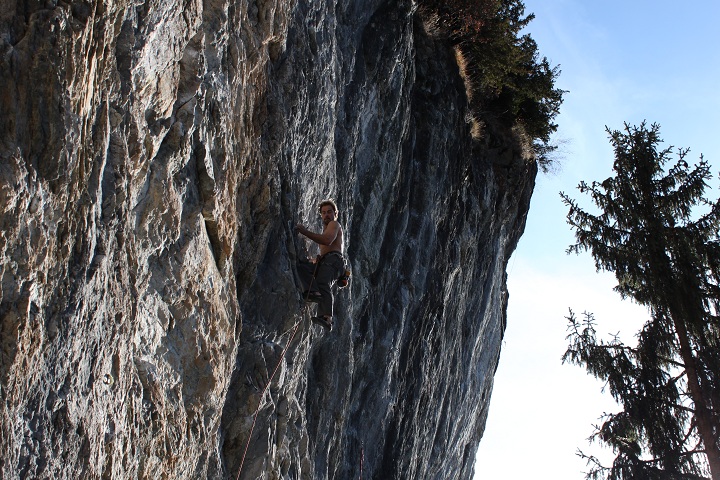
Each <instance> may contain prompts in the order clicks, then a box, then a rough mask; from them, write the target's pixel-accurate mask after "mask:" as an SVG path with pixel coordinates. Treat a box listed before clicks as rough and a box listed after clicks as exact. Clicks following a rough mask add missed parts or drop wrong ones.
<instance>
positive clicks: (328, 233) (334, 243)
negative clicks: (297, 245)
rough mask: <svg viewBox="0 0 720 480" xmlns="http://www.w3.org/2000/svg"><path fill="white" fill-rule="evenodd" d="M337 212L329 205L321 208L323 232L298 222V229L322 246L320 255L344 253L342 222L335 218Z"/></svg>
mask: <svg viewBox="0 0 720 480" xmlns="http://www.w3.org/2000/svg"><path fill="white" fill-rule="evenodd" d="M336 215H337V212H336V211H335V210H334V209H333V208H332V207H331V206H329V205H325V206H323V207H322V208H321V209H320V216H321V217H322V221H323V232H322V233H314V232H311V231H310V230H308V229H307V228H306V227H305V226H304V225H301V224H297V225H296V227H295V228H296V229H297V231H298V232H299V233H301V234H303V235H305V236H306V237H307V238H309V239H310V240H312V241H314V242H315V243H317V244H318V246H319V247H320V255H327V254H328V253H330V252H340V253H343V231H342V227H341V226H340V223H339V222H338V221H337V220H336V219H335V217H336Z"/></svg>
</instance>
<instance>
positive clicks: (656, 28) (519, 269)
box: [475, 0, 720, 480]
mask: <svg viewBox="0 0 720 480" xmlns="http://www.w3.org/2000/svg"><path fill="white" fill-rule="evenodd" d="M524 3H525V6H526V12H527V13H534V14H535V16H536V18H535V20H534V21H533V22H532V23H531V25H530V26H529V28H528V31H529V32H530V33H531V35H532V36H533V38H535V40H536V41H537V43H538V46H539V49H540V52H541V54H542V55H543V56H546V57H547V58H548V60H550V62H551V64H553V65H558V64H559V65H560V68H561V70H562V74H561V75H560V77H559V79H558V86H559V87H560V88H562V89H564V90H568V93H566V94H565V102H564V104H563V106H562V108H561V114H560V116H559V117H558V119H557V121H558V124H559V127H560V128H559V131H558V133H557V137H556V140H558V141H559V142H561V143H562V145H563V146H562V153H561V159H560V168H559V171H558V172H556V173H555V174H550V175H542V174H541V175H540V176H539V177H538V182H537V186H536V190H535V194H534V196H533V200H532V204H531V207H530V214H529V217H528V223H527V227H526V231H525V234H524V235H523V237H522V239H521V241H520V245H519V247H518V250H517V251H516V252H515V254H514V255H513V258H512V259H511V261H510V265H509V266H508V286H509V290H510V302H509V306H508V327H507V331H506V335H505V340H504V342H503V350H502V354H501V357H500V367H499V368H498V372H497V375H496V379H495V388H494V392H493V395H492V399H491V403H490V414H489V419H488V425H487V428H486V431H485V435H484V437H483V439H482V441H481V443H480V448H479V451H478V459H477V463H476V477H475V478H476V480H496V479H497V480H515V479H527V478H539V479H546V478H547V479H553V480H579V479H582V478H584V475H583V473H582V472H583V471H585V469H586V468H585V464H584V462H583V461H582V460H581V459H579V458H578V457H577V456H576V455H575V452H576V450H577V449H578V448H581V449H583V450H584V451H586V452H592V453H594V454H598V455H600V456H603V455H604V456H605V458H612V456H611V455H608V453H607V452H605V453H603V452H602V451H600V450H598V447H596V446H588V443H587V441H586V438H587V437H588V436H589V435H590V433H591V432H592V424H593V423H596V422H597V419H598V417H599V416H600V415H601V414H602V413H603V412H604V411H614V410H615V406H614V404H613V401H612V399H611V398H610V397H609V395H608V394H603V393H601V389H602V384H601V383H600V382H599V381H597V380H595V379H593V378H591V377H589V376H587V375H586V374H585V372H584V370H582V369H581V368H579V367H575V366H571V365H562V364H561V361H560V358H561V356H562V354H563V353H564V351H565V348H566V346H567V343H566V341H565V335H566V321H565V318H564V317H565V316H566V315H567V313H568V308H572V309H573V310H574V311H575V312H577V313H580V312H583V311H589V312H593V313H594V314H595V317H596V319H597V321H598V331H599V332H600V333H601V334H603V335H604V334H607V333H616V332H620V333H621V336H622V337H623V339H625V340H626V341H632V338H633V334H634V333H635V332H636V331H637V329H638V328H639V327H640V325H641V324H642V323H643V322H644V320H645V319H646V318H647V314H646V312H645V310H644V309H643V308H641V307H639V306H637V305H634V304H632V303H629V302H627V301H626V302H623V301H620V299H619V297H618V296H617V294H615V293H614V292H613V291H612V287H613V286H614V285H615V283H614V278H613V276H612V274H608V273H604V274H598V273H596V272H595V268H594V264H593V262H592V258H591V257H590V255H589V254H584V255H579V256H576V255H572V256H568V255H566V254H565V249H566V248H567V247H568V245H570V244H571V243H572V242H573V233H572V231H571V230H570V228H569V227H568V226H567V224H566V222H565V215H566V213H567V208H566V207H565V206H564V205H563V204H562V202H561V201H560V197H559V192H560V191H564V192H566V193H569V194H570V195H571V196H572V197H574V198H576V199H578V200H581V199H582V197H581V196H580V194H579V193H578V192H577V190H576V186H577V184H578V183H579V182H580V181H581V180H586V181H592V180H603V179H605V178H607V177H609V176H611V175H612V162H613V152H612V148H611V146H610V144H609V142H608V140H607V134H606V132H605V126H608V127H610V128H611V129H622V127H623V122H627V123H630V124H633V125H637V124H639V123H640V122H642V121H643V120H647V121H648V122H649V123H653V122H656V123H658V124H660V127H661V130H660V132H661V136H662V138H663V139H664V140H665V142H666V144H665V146H670V145H674V146H676V147H690V149H691V151H690V153H689V155H688V157H687V160H688V161H689V162H690V163H693V162H695V161H697V159H698V158H699V156H700V154H701V153H702V154H704V156H705V159H706V160H708V161H709V162H710V164H711V165H712V166H713V173H714V174H715V175H716V180H717V174H718V173H719V172H720V145H719V143H720V142H718V138H720V134H718V129H719V127H720V92H719V91H718V78H720V48H718V47H720V33H718V32H720V29H718V28H717V23H718V19H719V18H720V2H718V1H717V0H714V1H710V0H697V1H693V2H671V1H665V0H663V1H652V2H651V1H645V0H635V1H629V2H621V1H605V2H592V1H587V0H584V1H582V0H525V1H524ZM717 184H718V182H717V181H714V182H713V187H714V188H713V189H712V190H710V191H709V192H708V194H709V196H710V197H711V198H717V197H718V196H720V190H718V188H717Z"/></svg>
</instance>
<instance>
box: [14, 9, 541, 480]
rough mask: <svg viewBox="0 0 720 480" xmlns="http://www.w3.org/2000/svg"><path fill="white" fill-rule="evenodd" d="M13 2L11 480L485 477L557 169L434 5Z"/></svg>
mask: <svg viewBox="0 0 720 480" xmlns="http://www.w3.org/2000/svg"><path fill="white" fill-rule="evenodd" d="M0 3H1V5H0V85H2V88H1V89H0V275H1V280H2V288H1V290H0V335H1V352H0V353H1V357H0V398H1V400H2V402H1V403H0V451H1V452H3V453H2V456H1V460H0V472H1V473H0V476H2V478H5V479H20V478H56V479H61V478H62V479H65V478H67V479H70V478H183V479H185V478H187V479H194V478H218V479H221V478H238V477H239V478H246V479H256V478H261V479H279V478H283V479H285V478H287V479H297V478H303V479H326V478H327V479H329V478H333V479H349V478H359V477H360V476H361V475H362V478H378V479H380V478H382V479H411V478H417V479H430V478H432V479H448V478H470V477H471V473H472V464H473V460H474V454H475V451H476V448H477V445H478V442H479V441H480V437H481V435H482V431H483V428H484V424H485V418H486V415H487V406H488V402H489V397H490V392H491V390H492V378H493V374H494V371H495V368H496V366H497V359H498V355H499V352H500V342H501V338H502V334H503V330H504V322H505V308H506V303H507V299H508V294H507V291H506V286H505V268H506V265H507V261H508V258H509V256H510V254H511V253H512V250H513V249H514V248H515V245H516V243H517V240H518V238H519V235H520V234H521V233H522V230H523V228H524V222H525V214H526V211H527V208H528V205H529V199H530V195H531V193H532V188H533V184H534V178H535V167H534V164H533V163H532V162H531V161H528V160H527V159H525V158H523V153H522V148H521V142H520V141H519V140H518V138H516V137H514V136H513V135H512V134H510V132H501V131H499V129H496V128H492V124H491V123H488V125H487V128H486V130H485V132H484V136H483V137H482V139H480V140H479V141H473V140H472V139H471V136H470V133H469V132H470V126H469V125H468V124H467V123H466V120H465V119H466V95H465V90H464V86H463V83H462V80H461V77H460V75H459V72H458V67H457V64H456V62H455V58H454V56H453V52H452V51H451V49H450V48H449V46H448V44H447V43H446V42H445V41H443V40H442V39H441V38H435V37H433V36H432V35H429V34H428V33H427V32H426V31H425V29H424V28H423V23H422V20H421V19H420V18H418V15H417V13H416V12H415V10H414V5H413V3H412V2H410V1H404V0H400V1H397V2H387V1H383V0H362V1H361V0H346V1H342V2H334V1H323V0H319V1H315V0H313V1H310V0H255V1H249V0H241V1H229V0H183V1H179V0H148V1H144V2H139V1H136V0H107V1H102V2H88V1H62V2H58V1H54V0H49V1H26V0H3V1H2V2H0ZM325 197H332V198H334V199H336V201H337V203H338V206H339V208H340V210H341V212H340V218H339V220H340V222H341V224H342V225H343V228H344V232H345V246H346V253H347V256H348V259H349V264H350V266H351V268H352V271H353V277H352V282H351V285H350V287H349V288H347V289H345V290H342V291H340V292H339V293H338V294H337V296H336V300H337V301H336V309H335V315H336V319H335V327H334V328H333V330H332V332H329V333H326V332H324V331H323V330H322V329H321V328H320V327H317V326H313V325H312V324H311V323H310V322H309V316H310V315H311V312H312V311H313V309H314V308H315V307H314V306H305V304H304V302H303V300H302V297H301V295H300V293H299V292H298V281H297V276H296V273H295V268H294V265H295V262H296V261H297V259H298V258H301V257H302V256H304V255H306V254H309V255H314V254H315V253H316V250H315V246H314V245H313V244H312V242H307V241H305V240H303V239H302V238H300V237H298V236H297V235H296V234H295V233H294V231H293V226H294V224H295V223H296V222H302V223H304V224H306V225H308V226H311V228H313V229H315V230H316V231H317V230H319V229H320V226H321V225H320V223H319V219H318V216H317V211H316V205H317V203H318V202H319V201H320V200H321V199H323V198H325ZM290 340H292V341H291V342H290ZM286 346H287V351H286V352H284V349H285V348H286ZM276 367H277V371H276V373H275V375H274V376H273V372H274V371H275V370H276ZM271 377H272V378H273V380H272V382H271V383H270V385H269V388H268V389H267V391H266V392H265V394H264V395H263V392H264V391H265V387H266V385H267V384H268V381H269V380H270V378H271ZM256 412H258V414H257V417H256V418H255V414H256ZM254 420H255V423H254V427H253V421H254ZM251 429H252V432H253V433H252V435H251V436H250V432H251ZM243 459H244V460H243ZM241 465H242V471H240V469H241Z"/></svg>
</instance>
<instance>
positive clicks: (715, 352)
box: [561, 123, 720, 479]
mask: <svg viewBox="0 0 720 480" xmlns="http://www.w3.org/2000/svg"><path fill="white" fill-rule="evenodd" d="M608 133H609V134H610V141H611V143H612V145H613V147H614V150H615V163H614V166H613V170H614V172H615V175H614V176H613V177H610V178H608V179H607V180H604V181H603V182H593V183H592V184H590V185H588V184H586V183H584V182H583V183H581V184H580V186H579V187H578V188H579V190H580V192H581V193H584V194H587V195H589V196H590V198H591V199H592V201H593V203H594V204H595V205H596V206H597V207H598V208H599V209H600V212H599V213H598V214H592V213H589V212H587V211H585V210H583V209H582V208H581V207H580V206H579V205H578V204H577V202H575V201H574V200H573V199H571V198H570V197H569V196H567V195H565V194H563V193H561V196H562V199H563V201H564V202H565V204H566V205H567V206H568V207H569V208H570V211H569V213H568V223H569V224H570V225H571V226H572V227H573V228H574V230H575V237H576V239H577V243H576V244H575V245H572V246H571V247H570V248H569V250H568V251H569V252H576V253H577V252H580V251H585V250H590V252H591V253H592V256H593V258H594V259H595V265H596V267H597V269H598V270H606V271H611V272H614V273H615V276H616V278H617V281H618V285H617V287H616V290H617V291H618V292H619V293H620V294H621V295H622V297H623V298H631V299H633V300H634V301H636V302H638V303H639V304H641V305H645V306H647V307H648V308H649V311H650V316H651V319H650V320H649V321H648V322H647V323H646V324H645V326H644V327H643V329H642V330H641V331H640V332H639V333H638V335H637V340H638V342H637V346H636V347H630V346H627V345H624V344H623V343H622V342H620V341H619V340H618V339H617V338H613V339H612V340H611V341H609V342H603V341H598V340H597V338H596V336H595V328H594V320H593V318H592V315H591V314H585V318H584V320H582V321H579V320H578V319H577V318H576V317H575V315H574V314H573V313H572V312H571V313H570V316H569V317H568V320H569V322H570V334H569V335H568V340H569V341H570V345H569V346H568V350H567V352H566V353H565V355H564V357H563V360H564V361H568V362H570V363H573V364H577V365H581V366H584V367H585V368H586V369H587V371H588V372H589V373H590V374H592V375H594V376H595V377H597V378H599V379H602V380H603V381H605V382H607V386H608V387H609V389H610V393H611V394H612V395H613V397H614V398H615V400H617V401H618V403H619V404H620V405H621V406H622V411H621V412H620V413H617V414H610V415H606V416H605V417H604V421H603V423H602V425H601V426H599V427H597V428H596V431H595V433H594V435H593V437H592V438H594V439H596V440H600V441H601V442H603V443H605V444H606V445H608V446H610V447H612V449H613V451H614V452H615V454H616V458H615V461H614V463H613V465H612V466H609V467H606V466H602V465H600V463H599V462H598V461H597V460H596V459H595V458H592V457H585V458H587V459H588V463H589V465H590V466H591V467H592V468H591V470H590V472H589V473H588V475H587V476H588V478H609V479H699V478H707V475H708V473H709V474H711V475H712V478H713V479H720V439H719V437H720V384H719V383H718V382H719V378H720V319H719V317H718V312H719V311H720V288H719V287H718V279H720V241H719V238H718V227H719V226H720V201H715V202H711V201H709V200H707V199H706V198H705V197H704V192H705V189H706V188H707V181H708V180H709V179H710V178H711V173H710V169H709V166H708V164H707V162H706V161H705V160H703V158H702V157H700V161H699V163H698V164H697V165H695V166H693V167H691V166H689V165H688V163H687V162H686V161H685V157H686V155H687V153H688V150H679V151H678V153H677V157H678V158H677V160H676V162H675V163H674V165H673V166H672V167H670V168H669V170H667V171H665V164H666V163H667V162H668V161H669V160H670V157H671V153H672V148H667V149H664V150H659V149H658V146H659V144H660V143H662V140H661V139H660V137H659V127H658V126H657V125H655V124H654V125H652V126H650V127H649V128H648V127H647V126H646V124H644V123H643V124H641V125H640V126H639V127H630V126H628V125H625V129H624V131H622V132H621V131H609V130H608ZM698 210H701V211H700V212H698ZM581 455H582V454H581ZM583 456H584V455H583Z"/></svg>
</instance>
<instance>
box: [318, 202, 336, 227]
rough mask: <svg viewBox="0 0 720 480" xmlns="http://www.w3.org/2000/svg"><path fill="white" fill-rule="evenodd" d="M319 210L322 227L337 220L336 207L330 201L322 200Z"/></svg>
mask: <svg viewBox="0 0 720 480" xmlns="http://www.w3.org/2000/svg"><path fill="white" fill-rule="evenodd" d="M319 209H320V216H321V217H322V221H323V224H324V225H327V224H328V223H330V222H332V221H333V220H335V219H336V218H337V214H338V211H337V205H335V202H333V201H332V200H323V201H322V202H320V206H319Z"/></svg>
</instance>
